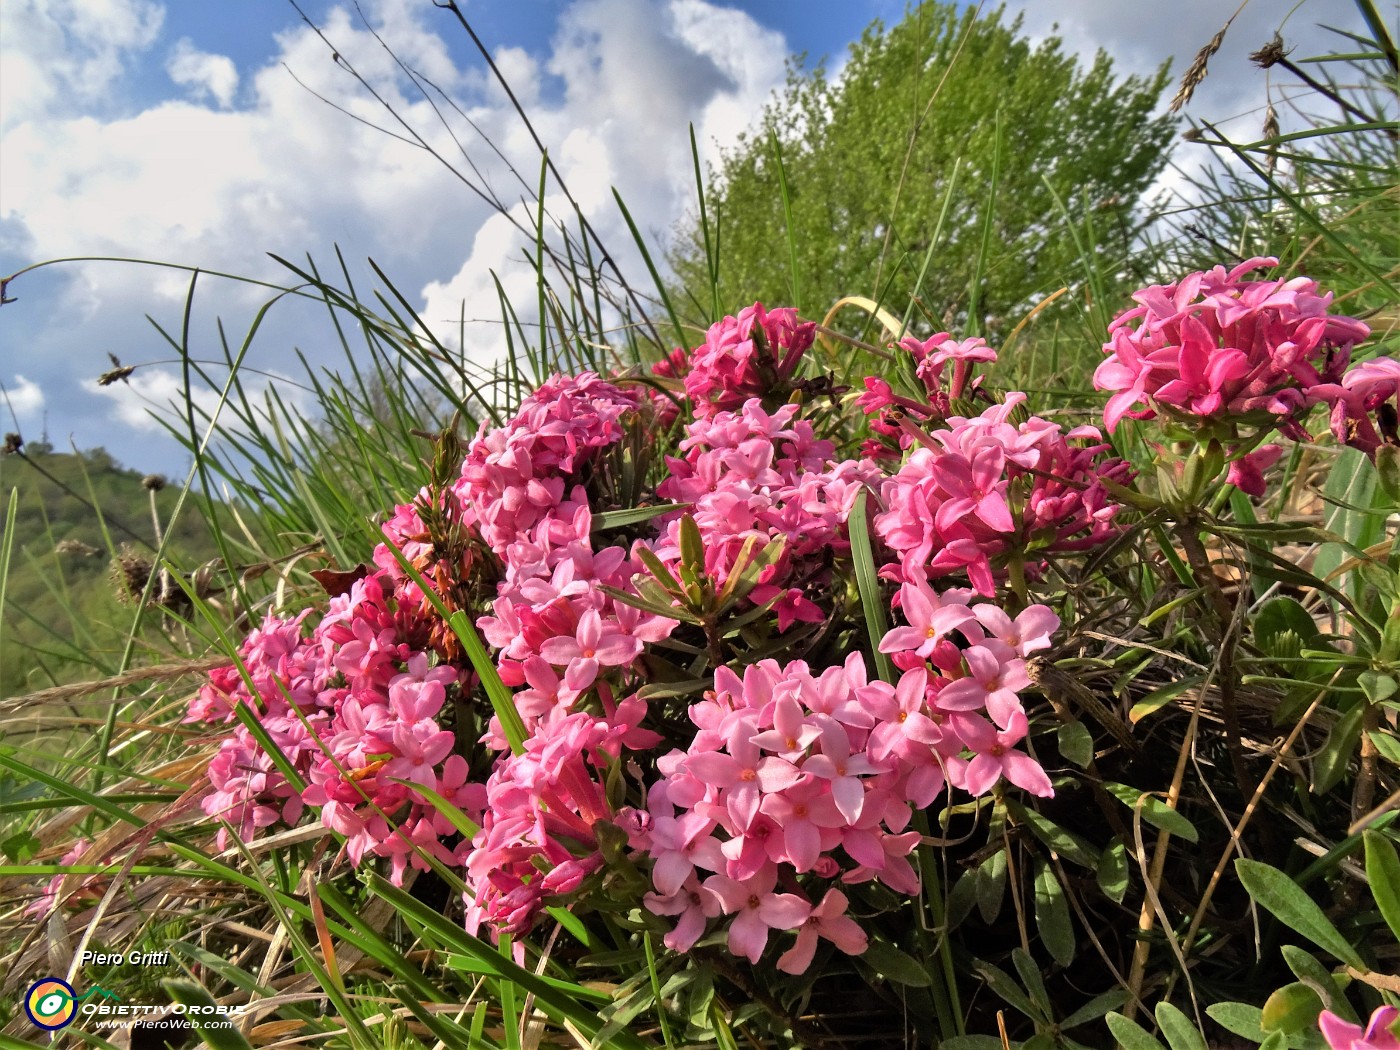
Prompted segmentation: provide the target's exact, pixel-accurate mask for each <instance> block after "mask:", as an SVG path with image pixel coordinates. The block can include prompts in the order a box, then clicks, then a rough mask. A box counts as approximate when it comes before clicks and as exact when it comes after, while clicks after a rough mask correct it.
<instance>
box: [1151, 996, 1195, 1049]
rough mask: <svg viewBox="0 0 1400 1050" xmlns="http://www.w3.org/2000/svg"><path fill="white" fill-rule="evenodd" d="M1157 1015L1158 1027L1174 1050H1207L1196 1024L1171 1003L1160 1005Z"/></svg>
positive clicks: (1158, 1005) (1161, 1003)
mask: <svg viewBox="0 0 1400 1050" xmlns="http://www.w3.org/2000/svg"><path fill="white" fill-rule="evenodd" d="M1155 1013H1156V1017H1157V1027H1158V1028H1160V1029H1161V1030H1162V1035H1163V1036H1165V1037H1166V1040H1167V1043H1168V1044H1169V1045H1170V1046H1171V1048H1172V1050H1206V1041H1205V1038H1204V1037H1203V1036H1202V1035H1201V1033H1200V1032H1199V1031H1197V1030H1196V1022H1195V1021H1193V1020H1191V1018H1189V1017H1187V1016H1186V1015H1185V1014H1184V1013H1182V1012H1181V1011H1180V1010H1178V1009H1177V1008H1176V1007H1175V1006H1173V1005H1172V1004H1171V1003H1168V1002H1160V1003H1158V1004H1157V1009H1156V1011H1155Z"/></svg>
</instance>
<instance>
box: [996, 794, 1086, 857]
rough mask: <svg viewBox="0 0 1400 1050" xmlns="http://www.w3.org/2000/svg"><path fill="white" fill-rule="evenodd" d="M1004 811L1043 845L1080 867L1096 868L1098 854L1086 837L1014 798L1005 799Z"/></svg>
mask: <svg viewBox="0 0 1400 1050" xmlns="http://www.w3.org/2000/svg"><path fill="white" fill-rule="evenodd" d="M1006 811H1007V813H1009V814H1010V815H1011V816H1012V817H1014V818H1015V819H1016V820H1017V821H1019V822H1020V823H1022V824H1024V825H1025V826H1026V827H1028V828H1030V829H1031V834H1032V835H1034V836H1035V837H1036V838H1038V839H1039V840H1040V841H1041V842H1043V843H1045V845H1047V846H1049V847H1050V848H1051V849H1052V850H1054V851H1055V852H1056V853H1058V854H1059V855H1060V856H1062V857H1064V858H1065V859H1066V860H1069V861H1073V862H1074V863H1075V864H1078V865H1079V866H1080V867H1081V868H1090V869H1093V868H1097V867H1098V864H1099V855H1098V853H1097V852H1096V851H1095V850H1094V847H1093V846H1092V845H1090V844H1089V842H1088V841H1087V840H1086V839H1083V838H1081V837H1080V836H1078V835H1076V834H1075V833H1074V832H1072V831H1068V830H1066V829H1065V828H1062V827H1060V826H1059V825H1058V824H1056V823H1055V822H1054V821H1052V820H1051V819H1050V818H1049V817H1047V816H1045V815H1044V814H1043V813H1040V812H1039V811H1037V810H1034V809H1031V808H1030V807H1029V806H1025V805H1022V804H1021V803H1020V802H1019V801H1017V800H1016V799H1011V798H1008V799H1007V800H1006Z"/></svg>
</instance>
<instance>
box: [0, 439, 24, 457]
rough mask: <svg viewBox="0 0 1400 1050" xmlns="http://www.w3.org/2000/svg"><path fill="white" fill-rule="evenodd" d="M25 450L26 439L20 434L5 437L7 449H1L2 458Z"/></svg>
mask: <svg viewBox="0 0 1400 1050" xmlns="http://www.w3.org/2000/svg"><path fill="white" fill-rule="evenodd" d="M22 448H24V438H22V437H20V436H19V435H18V434H6V435H5V447H4V448H0V456H10V455H13V454H14V453H16V452H18V451H19V450H20V449H22Z"/></svg>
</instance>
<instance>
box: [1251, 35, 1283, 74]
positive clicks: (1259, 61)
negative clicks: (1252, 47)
mask: <svg viewBox="0 0 1400 1050" xmlns="http://www.w3.org/2000/svg"><path fill="white" fill-rule="evenodd" d="M1287 57H1288V52H1287V51H1286V50H1285V49H1284V46H1283V37H1281V36H1279V35H1278V33H1275V34H1274V38H1273V39H1272V40H1270V41H1269V42H1268V43H1267V44H1265V45H1264V46H1263V47H1261V48H1260V49H1259V50H1258V51H1255V52H1252V53H1251V54H1250V56H1249V60H1250V61H1251V62H1253V63H1254V64H1255V65H1256V66H1258V67H1259V68H1260V69H1268V68H1269V67H1270V66H1273V65H1277V64H1278V63H1280V62H1282V61H1283V60H1284V59H1285V58H1287Z"/></svg>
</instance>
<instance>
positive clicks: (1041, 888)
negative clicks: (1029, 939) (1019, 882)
mask: <svg viewBox="0 0 1400 1050" xmlns="http://www.w3.org/2000/svg"><path fill="white" fill-rule="evenodd" d="M1035 926H1036V930H1037V931H1038V932H1039V933H1040V939H1041V941H1042V943H1044V945H1045V947H1046V948H1047V949H1048V950H1049V952H1050V955H1051V957H1052V958H1053V959H1054V960H1055V961H1056V962H1057V963H1059V964H1060V965H1061V966H1068V965H1069V964H1070V963H1071V962H1072V961H1073V960H1074V923H1073V922H1072V921H1071V919H1070V915H1069V901H1068V900H1066V899H1065V890H1064V887H1063V886H1061V885H1060V880H1059V879H1058V878H1056V877H1055V871H1054V869H1053V868H1051V867H1050V864H1049V862H1047V861H1044V860H1041V861H1037V862H1036V870H1035Z"/></svg>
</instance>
